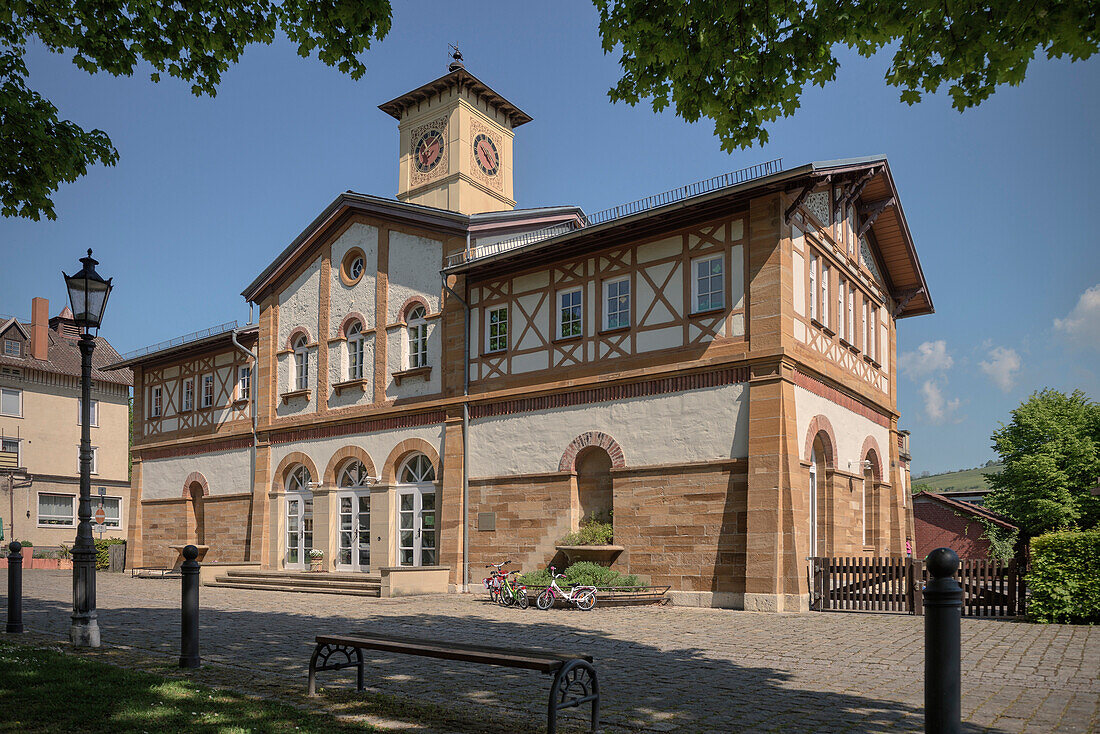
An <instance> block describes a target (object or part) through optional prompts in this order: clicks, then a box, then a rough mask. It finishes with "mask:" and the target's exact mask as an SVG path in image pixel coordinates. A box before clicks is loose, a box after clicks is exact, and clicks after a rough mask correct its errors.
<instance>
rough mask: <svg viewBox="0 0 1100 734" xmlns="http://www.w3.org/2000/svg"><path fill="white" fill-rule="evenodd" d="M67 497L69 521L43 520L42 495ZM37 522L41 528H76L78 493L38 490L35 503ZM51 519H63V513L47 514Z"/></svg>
mask: <svg viewBox="0 0 1100 734" xmlns="http://www.w3.org/2000/svg"><path fill="white" fill-rule="evenodd" d="M43 496H46V497H67V498H68V499H69V508H70V509H69V515H68V522H42V517H43V515H42V497H43ZM34 507H35V524H36V525H37V526H38V527H40V528H75V527H76V495H73V494H60V493H58V492H38V493H37V495H36V499H35V503H34ZM46 517H47V518H48V519H51V520H62V519H63V518H62V516H61V515H46Z"/></svg>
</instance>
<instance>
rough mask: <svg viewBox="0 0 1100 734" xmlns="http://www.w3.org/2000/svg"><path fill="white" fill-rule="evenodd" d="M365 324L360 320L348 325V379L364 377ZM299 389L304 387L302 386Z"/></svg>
mask: <svg viewBox="0 0 1100 734" xmlns="http://www.w3.org/2000/svg"><path fill="white" fill-rule="evenodd" d="M363 352H364V340H363V325H362V324H360V323H359V322H358V321H356V322H354V323H352V324H351V326H349V327H348V379H349V380H362V379H363ZM299 389H304V386H300V387H299Z"/></svg>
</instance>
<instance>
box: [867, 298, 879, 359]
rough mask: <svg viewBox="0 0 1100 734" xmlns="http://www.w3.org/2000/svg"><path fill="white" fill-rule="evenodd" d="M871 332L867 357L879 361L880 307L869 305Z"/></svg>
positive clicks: (869, 328)
mask: <svg viewBox="0 0 1100 734" xmlns="http://www.w3.org/2000/svg"><path fill="white" fill-rule="evenodd" d="M867 314H868V323H869V326H868V327H867V328H868V330H869V334H868V338H867V356H868V357H870V358H871V359H874V360H877V359H878V306H875V305H874V304H869V305H868V307H867Z"/></svg>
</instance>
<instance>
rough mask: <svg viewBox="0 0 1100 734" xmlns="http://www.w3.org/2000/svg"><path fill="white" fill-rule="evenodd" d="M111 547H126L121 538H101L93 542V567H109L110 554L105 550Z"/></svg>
mask: <svg viewBox="0 0 1100 734" xmlns="http://www.w3.org/2000/svg"><path fill="white" fill-rule="evenodd" d="M112 545H126V541H125V540H123V539H122V538H103V539H101V540H97V541H95V567H96V569H100V570H101V569H104V568H110V567H111V552H110V551H108V550H107V548H109V547H110V546H112Z"/></svg>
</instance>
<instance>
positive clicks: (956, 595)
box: [924, 548, 963, 734]
mask: <svg viewBox="0 0 1100 734" xmlns="http://www.w3.org/2000/svg"><path fill="white" fill-rule="evenodd" d="M926 562H927V564H928V572H929V574H931V576H932V579H931V580H930V581H929V582H928V585H927V586H926V587H925V588H924V730H925V731H926V732H928V734H959V732H961V731H962V704H961V701H960V697H961V690H960V689H961V678H962V671H961V664H960V659H961V657H962V651H961V645H962V642H961V634H960V622H961V619H962V599H963V588H962V586H960V585H959V582H958V581H956V580H955V572H956V571H958V570H959V556H958V555H956V553H955V551H953V550H951V549H950V548H937V549H936V550H934V551H932V552H931V553H929V554H928V558H927V560H926Z"/></svg>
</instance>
